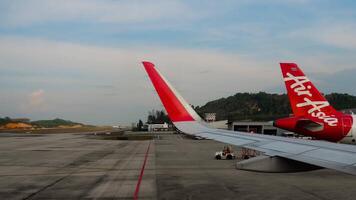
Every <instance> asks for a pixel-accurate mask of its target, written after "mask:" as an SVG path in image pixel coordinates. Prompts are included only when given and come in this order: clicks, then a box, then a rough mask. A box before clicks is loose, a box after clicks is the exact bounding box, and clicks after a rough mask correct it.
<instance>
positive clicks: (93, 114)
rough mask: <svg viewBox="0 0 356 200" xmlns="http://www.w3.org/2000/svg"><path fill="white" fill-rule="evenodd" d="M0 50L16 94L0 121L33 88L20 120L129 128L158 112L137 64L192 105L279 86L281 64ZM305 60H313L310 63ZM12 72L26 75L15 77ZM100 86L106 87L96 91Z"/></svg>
mask: <svg viewBox="0 0 356 200" xmlns="http://www.w3.org/2000/svg"><path fill="white" fill-rule="evenodd" d="M0 44H2V45H1V46H0V70H1V71H2V72H9V71H10V72H13V73H10V75H8V74H6V73H1V74H0V83H2V84H0V85H2V87H3V88H2V90H5V89H6V90H7V91H8V92H11V93H13V94H14V95H11V96H9V97H8V98H6V99H5V100H6V101H5V100H2V99H0V105H1V108H0V109H1V110H2V111H3V112H4V113H10V114H11V113H12V112H15V113H20V114H21V113H24V111H21V110H20V111H19V110H18V109H17V108H16V105H12V104H11V103H9V102H19V100H18V99H19V98H21V96H23V95H24V94H26V93H27V94H28V91H29V90H30V92H31V93H32V92H33V88H34V87H35V88H42V89H41V90H37V89H36V91H35V92H34V93H32V95H31V99H32V100H31V101H30V102H31V103H30V104H29V105H32V106H38V107H37V108H42V109H31V110H30V111H28V112H25V114H28V115H26V116H29V117H31V118H53V117H63V118H69V119H73V120H77V121H82V122H88V123H104V122H107V123H110V122H112V123H114V122H117V121H123V122H130V121H133V120H136V119H137V118H139V117H142V116H144V115H145V114H147V113H146V112H147V111H148V110H151V109H152V108H162V106H161V103H160V101H159V100H158V97H157V95H156V94H155V92H154V90H153V87H152V85H151V83H150V82H149V81H148V78H147V76H146V74H145V72H144V70H143V67H142V65H141V63H140V62H141V61H143V60H149V61H153V62H154V63H155V64H156V65H157V67H158V68H159V69H160V70H161V72H162V73H163V74H164V75H165V76H166V78H167V79H168V80H170V81H171V82H172V84H173V85H174V86H175V87H176V88H177V90H178V91H181V93H182V95H183V96H184V97H186V99H187V100H188V101H189V102H190V103H192V104H194V105H201V104H203V103H205V102H207V101H208V100H213V99H215V98H220V97H223V96H228V95H231V94H234V93H236V92H258V91H264V90H268V89H270V88H275V87H276V86H280V85H281V84H282V80H281V76H280V69H279V66H278V65H279V64H278V63H279V62H280V61H281V60H277V59H267V58H258V57H257V55H256V56H251V55H239V54H236V53H233V52H229V53H227V52H223V51H216V50H200V49H180V48H167V47H132V48H106V47H98V46H90V45H79V44H73V43H65V42H55V41H48V40H41V39H28V38H16V37H0ZM310 58H314V59H315V57H314V56H312V55H311V56H310ZM319 58H320V59H321V60H322V59H323V57H322V56H320V57H319ZM319 58H318V59H319ZM303 61H304V63H300V64H301V67H303V68H304V67H305V71H306V72H310V71H312V72H313V71H318V70H319V71H320V69H321V70H322V68H324V69H325V68H327V69H328V72H329V73H332V72H336V71H338V70H342V68H335V67H334V66H333V65H332V64H330V63H329V64H328V63H326V62H324V64H325V65H320V66H319V65H316V64H315V62H316V61H315V60H313V59H310V60H308V59H307V58H305V60H304V59H303ZM313 69H318V70H313ZM344 69H345V68H344ZM18 71H20V72H21V73H23V74H24V75H21V76H17V74H16V73H17V72H18ZM15 72H16V73H15ZM68 74H74V75H71V76H68ZM4 85H5V86H8V87H7V88H4V87H5V86H4ZM102 85H105V86H106V87H104V88H103V87H98V86H102ZM45 91H46V92H45ZM15 94H16V95H15ZM44 96H45V98H44ZM4 101H5V102H4ZM12 106H14V107H12ZM16 110H17V112H16Z"/></svg>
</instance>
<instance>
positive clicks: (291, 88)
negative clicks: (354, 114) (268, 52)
mask: <svg viewBox="0 0 356 200" xmlns="http://www.w3.org/2000/svg"><path fill="white" fill-rule="evenodd" d="M280 65H281V69H282V74H283V79H284V83H285V86H286V89H287V93H288V97H289V101H290V104H291V107H292V110H293V113H294V115H295V116H297V117H299V116H305V117H308V116H309V117H313V118H315V117H316V118H319V119H324V118H326V117H329V116H332V115H333V114H335V113H336V112H337V111H336V110H335V109H334V108H333V107H332V106H331V105H330V103H329V102H328V101H327V100H326V99H325V97H324V96H323V95H322V94H321V93H320V92H319V91H318V89H317V88H316V87H315V86H314V84H313V83H312V82H311V81H310V80H309V79H308V78H307V77H306V76H305V74H304V73H303V71H302V70H301V69H300V68H299V67H298V66H297V64H294V63H281V64H280Z"/></svg>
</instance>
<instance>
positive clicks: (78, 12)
mask: <svg viewBox="0 0 356 200" xmlns="http://www.w3.org/2000/svg"><path fill="white" fill-rule="evenodd" d="M1 6H2V9H0V11H1V13H0V24H2V25H3V26H15V27H16V26H29V25H33V24H41V23H46V22H58V21H72V22H73V21H83V20H84V21H87V22H97V23H101V22H104V23H138V22H150V21H157V20H167V19H168V20H172V19H173V20H178V21H181V20H186V19H190V18H194V17H197V16H198V15H197V11H194V12H193V10H191V9H190V8H189V7H188V6H186V5H185V4H184V3H182V2H181V1H176V0H173V1H164V0H157V1H149V0H124V1H108V0H61V1H57V0H45V1H44V0H32V1H17V0H14V1H8V2H3V3H2V4H1Z"/></svg>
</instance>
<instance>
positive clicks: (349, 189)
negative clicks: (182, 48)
mask: <svg viewBox="0 0 356 200" xmlns="http://www.w3.org/2000/svg"><path fill="white" fill-rule="evenodd" d="M149 143H150V141H149V140H145V141H127V140H126V141H124V140H120V141H119V140H99V139H93V138H90V137H88V135H86V134H45V135H23V134H22V135H21V134H1V136H0V198H1V199H132V198H133V197H134V193H135V190H136V189H137V183H138V180H139V177H140V174H141V171H142V166H143V163H144V159H145V155H146V152H147V149H148V145H149ZM222 146H223V144H221V143H218V142H215V141H211V140H192V139H189V138H186V137H184V136H182V135H177V134H171V133H162V134H160V135H159V137H157V138H156V139H155V140H152V141H151V145H150V149H149V151H148V153H147V162H146V166H145V169H144V173H143V175H142V182H141V185H140V188H139V191H138V199H267V198H268V199H287V198H288V199H298V200H300V199H333V200H334V199H344V200H345V199H354V196H355V195H356V192H355V191H356V190H355V185H356V178H355V176H351V175H347V174H343V173H340V172H336V171H333V170H327V169H323V170H317V171H311V172H300V173H287V174H268V173H267V174H266V173H257V172H248V171H240V170H236V169H235V167H234V165H235V162H236V161H224V160H220V161H219V160H215V159H213V154H214V152H215V151H218V150H221V148H222Z"/></svg>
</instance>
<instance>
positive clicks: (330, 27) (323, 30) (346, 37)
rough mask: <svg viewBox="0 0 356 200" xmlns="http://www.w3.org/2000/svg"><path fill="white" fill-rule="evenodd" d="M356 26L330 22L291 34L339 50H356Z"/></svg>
mask: <svg viewBox="0 0 356 200" xmlns="http://www.w3.org/2000/svg"><path fill="white" fill-rule="evenodd" d="M355 35H356V24H355V23H336V22H328V23H323V22H321V23H320V24H316V25H314V26H313V27H309V28H304V29H301V30H297V31H294V32H292V33H290V36H291V37H293V38H298V37H299V38H306V39H309V40H312V41H316V42H319V43H321V44H324V45H329V46H333V47H337V48H344V49H356V38H355Z"/></svg>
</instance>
